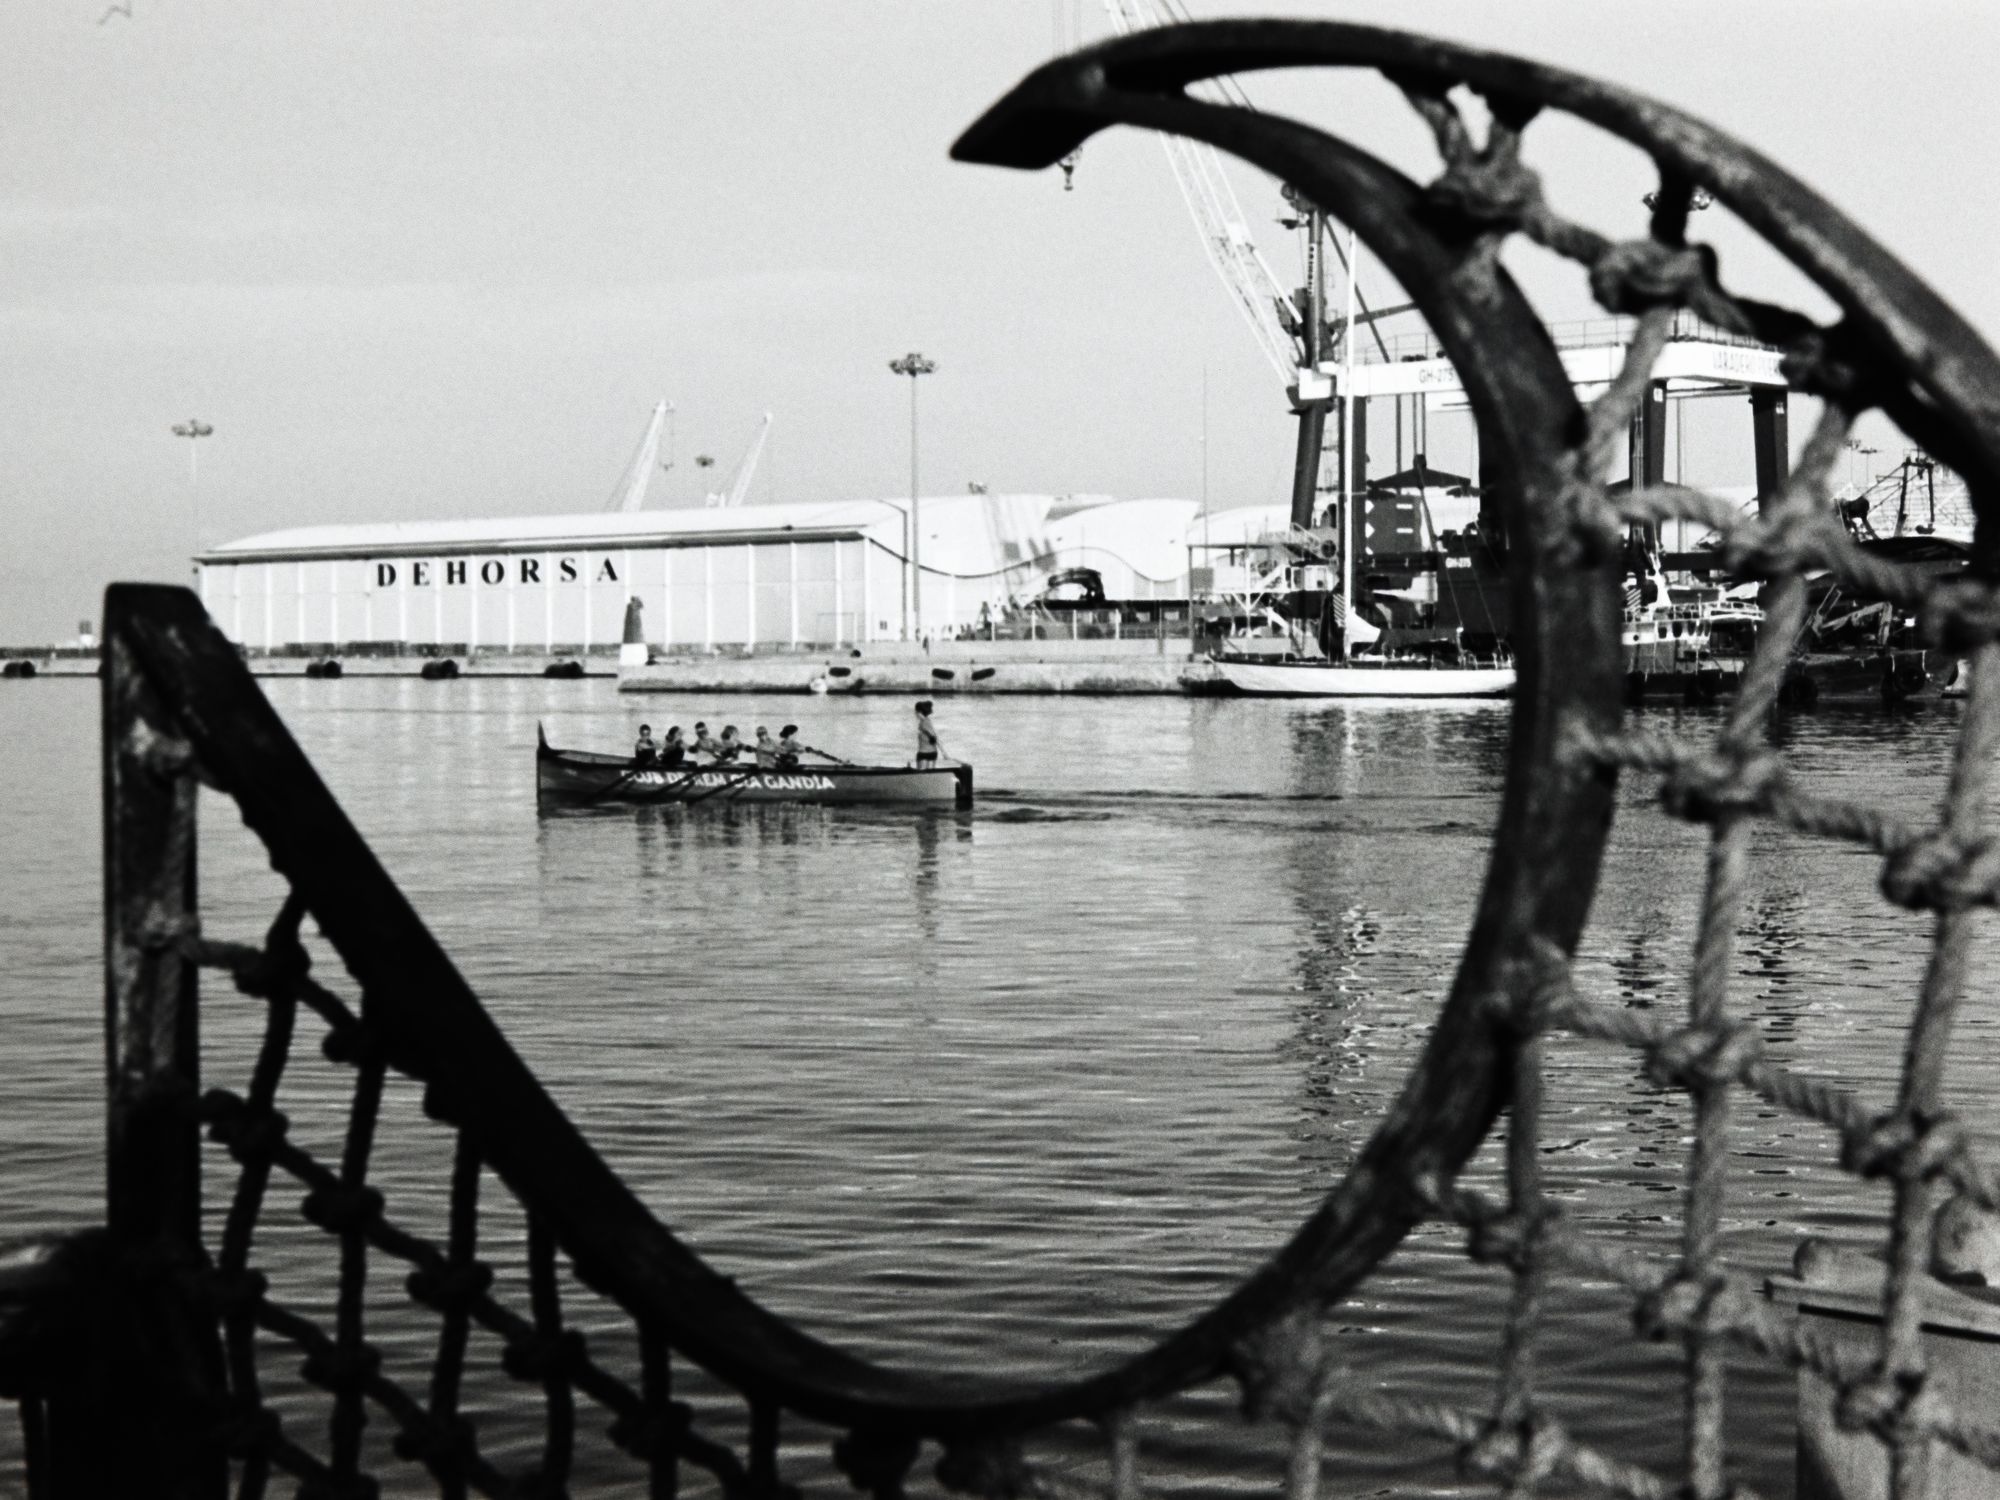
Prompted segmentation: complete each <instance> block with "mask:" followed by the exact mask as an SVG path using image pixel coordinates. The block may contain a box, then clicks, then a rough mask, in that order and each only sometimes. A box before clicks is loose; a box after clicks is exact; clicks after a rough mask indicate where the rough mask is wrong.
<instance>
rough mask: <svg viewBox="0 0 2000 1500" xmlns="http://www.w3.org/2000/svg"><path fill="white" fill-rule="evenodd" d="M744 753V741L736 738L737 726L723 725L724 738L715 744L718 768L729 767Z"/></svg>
mask: <svg viewBox="0 0 2000 1500" xmlns="http://www.w3.org/2000/svg"><path fill="white" fill-rule="evenodd" d="M742 753H743V741H741V740H740V739H738V738H737V737H736V726H735V725H734V724H725V725H723V726H722V738H721V739H719V740H717V741H716V743H715V763H716V764H717V765H718V766H724V765H728V764H729V763H730V762H731V761H733V760H735V759H736V757H737V756H739V755H741V754H742Z"/></svg>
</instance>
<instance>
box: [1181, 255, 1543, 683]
mask: <svg viewBox="0 0 2000 1500" xmlns="http://www.w3.org/2000/svg"><path fill="white" fill-rule="evenodd" d="M1346 263H1347V267H1348V277H1347V318H1346V322H1345V324H1344V327H1345V328H1347V329H1349V330H1351V329H1352V328H1353V327H1354V326H1355V305H1354V304H1355V296H1356V291H1355V277H1354V268H1355V263H1356V262H1355V237H1354V232H1353V230H1352V229H1350V230H1349V231H1348V237H1347V262H1346ZM1313 316H1315V317H1317V314H1316V313H1315V314H1314V315H1313ZM1342 344H1343V347H1344V349H1345V353H1346V359H1345V366H1346V368H1345V371H1344V373H1343V375H1342V377H1341V385H1340V390H1341V391H1342V393H1343V394H1344V393H1346V392H1348V391H1351V390H1352V389H1353V388H1354V340H1353V339H1352V338H1351V337H1348V338H1343V340H1342ZM1340 410H1341V427H1342V430H1341V447H1340V451H1341V452H1342V453H1343V454H1346V453H1349V452H1351V451H1352V445H1353V442H1354V433H1353V423H1354V403H1353V402H1352V401H1349V400H1343V401H1342V402H1341V403H1340ZM1340 467H1341V482H1340V515H1341V527H1340V536H1341V540H1340V544H1339V551H1340V582H1339V587H1338V588H1337V590H1335V591H1333V592H1332V593H1331V594H1330V595H1328V596H1327V599H1326V607H1327V609H1328V610H1329V611H1330V612H1331V615H1332V618H1333V619H1335V620H1338V621H1339V628H1338V630H1337V631H1335V632H1333V634H1334V635H1335V636H1336V637H1337V642H1338V654H1337V655H1334V656H1331V657H1327V658H1322V659H1317V660H1299V659H1293V660H1287V661H1276V662H1274V661H1269V660H1246V659H1239V658H1233V657H1231V656H1229V655H1228V654H1227V653H1221V654H1217V655H1214V656H1211V657H1210V658H1209V660H1210V663H1211V667H1212V670H1213V672H1214V674H1215V675H1214V679H1213V680H1212V682H1211V683H1210V684H1208V690H1210V691H1215V690H1217V689H1218V688H1219V689H1221V690H1225V691H1233V692H1237V693H1246V694H1249V695H1251V696H1253V697H1260V698H1434V699H1435V698H1504V697H1506V696H1508V695H1509V694H1510V693H1512V692H1513V691H1514V667H1513V664H1512V663H1511V662H1508V661H1505V660H1493V661H1485V662H1482V661H1477V660H1468V659H1467V658H1466V657H1464V656H1462V655H1461V656H1459V657H1458V659H1457V660H1455V661H1445V660H1440V659H1438V658H1437V657H1435V656H1415V655H1412V656H1391V655H1388V654H1387V653H1386V652H1382V651H1381V650H1380V647H1381V645H1382V632H1381V630H1380V629H1378V628H1377V627H1376V626H1375V624H1374V623H1373V622H1371V621H1370V620H1368V619H1366V618H1365V617H1363V616H1362V615H1361V613H1360V612H1359V611H1358V610H1356V609H1355V608H1354V605H1353V603H1352V602H1351V601H1352V600H1353V598H1354V549H1355V547H1356V546H1357V545H1358V544H1359V543H1358V539H1359V537H1360V536H1361V528H1359V527H1357V526H1354V525H1352V524H1350V523H1349V521H1348V517H1349V515H1350V514H1351V507H1352V506H1353V505H1354V504H1355V502H1356V499H1357V497H1356V495H1355V494H1354V491H1353V482H1352V472H1351V470H1350V469H1349V466H1348V465H1347V463H1346V462H1345V461H1344V460H1343V462H1342V463H1341V466H1340ZM1293 530H1294V535H1295V536H1296V537H1298V538H1299V539H1300V540H1302V541H1304V542H1306V543H1309V544H1311V543H1314V542H1316V537H1315V536H1314V534H1313V533H1310V532H1301V531H1299V529H1298V528H1297V527H1294V529H1293ZM1315 550H1316V548H1315V547H1313V546H1310V545H1309V546H1308V547H1306V548H1304V549H1302V550H1295V551H1294V552H1293V556H1294V558H1295V559H1301V558H1303V559H1305V561H1304V562H1303V563H1300V562H1298V561H1295V563H1294V565H1293V566H1292V567H1291V568H1290V569H1289V570H1288V571H1289V572H1290V573H1291V574H1292V575H1293V580H1292V581H1293V586H1294V589H1295V590H1296V589H1297V588H1298V587H1299V586H1300V585H1302V584H1303V583H1304V582H1305V575H1306V574H1307V573H1308V572H1323V571H1327V570H1325V569H1324V567H1323V563H1322V562H1320V561H1319V560H1317V559H1314V558H1313V552H1314V551H1315ZM1357 646H1360V647H1361V648H1363V649H1362V650H1361V651H1359V652H1357V651H1356V650H1355V648H1356V647H1357ZM1370 646H1374V647H1376V648H1377V650H1376V651H1375V652H1370V651H1368V650H1367V649H1366V648H1368V647H1370ZM1328 649H1329V650H1331V649H1333V648H1332V647H1329V648H1328Z"/></svg>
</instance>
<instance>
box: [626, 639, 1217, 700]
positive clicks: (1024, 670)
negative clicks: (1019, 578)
mask: <svg viewBox="0 0 2000 1500" xmlns="http://www.w3.org/2000/svg"><path fill="white" fill-rule="evenodd" d="M1211 670H1212V669H1211V668H1209V667H1208V665H1207V664H1206V663H1205V662H1202V661H1198V660H1196V659H1194V658H1193V657H1191V656H1190V655H1189V654H1188V648H1187V643H1186V642H1185V641H1165V642H1162V641H1157V640H1152V639H1146V640H1128V641H952V642H947V643H941V644H937V645H934V646H932V647H931V649H930V650H929V651H925V650H923V649H922V648H921V647H913V646H906V645H901V644H888V643H883V644H877V645H868V646H856V647H848V648H845V649H841V650H832V651H825V650H823V651H818V652H807V651H776V652H768V653H758V652H746V653H742V654H732V655H713V654H706V653H703V654H689V655H661V656H656V657H654V659H653V660H651V661H649V662H648V663H647V664H646V665H645V666H643V667H641V666H630V667H624V668H621V669H620V671H619V673H618V690H619V691H620V692H621V693H813V692H827V693H904V694H932V695H936V696H939V697H943V696H947V695H951V694H964V693H1045V694H1047V693H1063V694H1067V693H1074V694H1150V695H1178V694H1180V693H1182V692H1185V691H1187V688H1186V685H1185V679H1190V678H1192V679H1195V680H1199V679H1201V678H1203V677H1206V676H1207V675H1209V674H1210V672H1211Z"/></svg>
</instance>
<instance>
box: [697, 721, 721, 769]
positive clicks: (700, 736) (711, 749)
mask: <svg viewBox="0 0 2000 1500" xmlns="http://www.w3.org/2000/svg"><path fill="white" fill-rule="evenodd" d="M694 748H695V753H696V754H697V755H706V756H707V757H708V758H709V759H710V760H714V759H715V758H716V757H718V756H719V755H721V754H722V747H721V746H720V745H718V744H716V742H715V739H714V737H713V736H712V735H710V734H709V732H708V726H707V725H706V724H702V723H697V724H696V725H695V726H694Z"/></svg>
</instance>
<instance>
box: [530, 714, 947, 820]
mask: <svg viewBox="0 0 2000 1500" xmlns="http://www.w3.org/2000/svg"><path fill="white" fill-rule="evenodd" d="M535 791H536V794H537V796H538V797H539V798H541V799H542V800H543V801H546V802H551V803H555V804H559V805H566V806H576V807H581V806H588V805H590V804H591V803H594V802H677V803H682V804H684V805H687V806H698V805H701V804H704V803H707V804H714V803H721V802H810V803H818V804H820V805H822V806H828V807H850V806H876V805H891V804H894V805H906V804H912V803H914V804H920V805H925V804H927V805H929V806H933V807H937V806H952V807H970V806H972V767H971V766H968V765H963V764H959V765H950V766H941V767H936V768H926V769H924V770H918V769H917V768H915V767H914V766H850V765H845V764H830V765H815V766H804V765H802V766H797V767H794V768H793V769H791V770H787V771H760V770H758V769H757V767H756V765H755V764H754V763H752V764H749V765H725V766H711V765H702V766H695V765H680V766H675V767H673V768H671V769H669V768H667V767H664V766H640V765H636V764H634V763H633V761H632V758H631V757H630V756H626V755H600V754H598V753H596V752H595V751H591V750H558V749H556V748H555V747H554V746H552V745H550V744H549V740H548V736H547V735H546V734H545V733H543V732H542V728H541V726H540V725H536V726H535Z"/></svg>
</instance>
